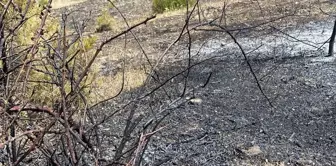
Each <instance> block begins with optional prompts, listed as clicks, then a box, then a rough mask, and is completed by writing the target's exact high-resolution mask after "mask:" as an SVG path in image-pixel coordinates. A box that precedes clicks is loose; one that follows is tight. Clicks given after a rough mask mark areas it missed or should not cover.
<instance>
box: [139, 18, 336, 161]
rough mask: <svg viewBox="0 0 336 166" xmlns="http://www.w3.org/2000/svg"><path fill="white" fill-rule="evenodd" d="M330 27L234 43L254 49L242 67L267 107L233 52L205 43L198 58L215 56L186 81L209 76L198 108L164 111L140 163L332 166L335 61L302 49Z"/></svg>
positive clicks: (335, 157) (319, 24) (321, 24)
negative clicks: (162, 118) (257, 81)
mask: <svg viewBox="0 0 336 166" xmlns="http://www.w3.org/2000/svg"><path fill="white" fill-rule="evenodd" d="M331 27H332V24H330V22H329V23H328V21H326V20H324V21H313V22H310V23H309V24H306V25H302V26H301V27H300V28H298V29H296V30H294V31H287V32H285V33H286V35H284V33H274V34H273V35H269V36H262V37H260V38H246V37H245V38H238V41H241V44H242V46H243V48H246V52H248V51H250V50H253V49H254V51H253V52H252V53H250V54H249V61H250V62H251V64H252V67H253V70H254V72H255V74H256V75H257V77H258V80H259V82H260V84H261V86H262V89H263V91H264V93H265V94H266V96H267V97H268V98H269V100H270V101H271V104H272V106H270V104H269V103H268V101H267V99H266V98H265V96H263V95H262V93H261V92H260V90H259V89H258V86H257V84H256V81H255V79H254V78H253V77H252V74H251V71H250V69H249V68H248V66H247V63H246V61H245V60H244V59H243V57H242V54H241V53H240V51H239V49H238V48H236V47H234V44H232V43H229V42H228V40H224V39H223V40H213V41H210V42H209V43H211V44H210V45H208V46H206V47H204V49H203V53H204V55H203V56H202V58H201V59H206V58H208V57H211V56H217V57H218V58H216V59H214V60H210V61H207V62H206V63H203V64H201V65H199V66H197V67H195V68H193V69H192V72H191V73H190V78H189V83H190V85H189V86H190V88H192V87H196V86H198V85H202V84H204V83H205V82H206V79H207V76H208V75H209V74H210V73H212V77H211V79H210V81H209V83H208V85H207V86H206V87H205V88H200V89H197V90H195V93H194V96H193V97H195V98H197V99H201V100H202V102H190V103H189V104H186V105H184V106H183V107H182V108H179V109H177V110H174V111H172V112H171V116H170V117H168V118H167V119H166V120H165V122H164V124H163V126H164V125H166V128H165V129H164V130H163V131H161V132H160V133H158V134H157V135H155V136H154V138H153V139H152V142H151V143H152V144H151V146H150V147H149V149H148V150H147V152H146V158H145V159H146V160H147V164H148V165H304V166H306V165H321V166H324V165H335V164H336V107H335V101H336V100H335V95H336V86H335V85H336V84H335V83H336V79H335V76H336V72H335V71H336V66H335V65H336V63H335V62H334V59H333V58H324V57H323V56H324V55H325V49H324V47H321V48H322V49H316V48H315V47H312V46H311V45H309V44H308V45H307V43H305V42H308V43H310V44H312V43H315V44H316V43H323V41H326V40H328V35H327V34H330V33H331V32H330V33H329V31H328V30H330V29H331ZM325 31H328V32H327V33H326V34H324V32H325ZM321 32H322V33H321ZM289 35H290V36H291V37H288V36H289ZM293 37H295V38H296V39H295V41H293V40H294V39H293ZM307 38H308V39H309V40H308V39H307ZM263 39H264V40H263ZM298 40H300V41H305V42H304V43H302V42H299V41H298ZM261 42H264V44H263V45H262V46H260V47H259V49H255V48H257V46H258V45H260V43H261ZM216 43H217V44H216ZM312 45H313V44H312ZM321 45H322V44H320V45H319V44H316V46H321ZM211 46H212V48H211ZM200 52H202V51H200ZM184 65H185V64H184ZM179 66H181V65H173V66H171V69H170V70H169V69H168V70H166V71H171V72H172V73H173V71H175V70H176V69H177V68H179Z"/></svg>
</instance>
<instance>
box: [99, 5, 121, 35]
mask: <svg viewBox="0 0 336 166" xmlns="http://www.w3.org/2000/svg"><path fill="white" fill-rule="evenodd" d="M115 26H116V21H115V19H114V17H113V16H112V15H111V14H110V13H109V11H108V10H103V11H102V14H101V15H100V16H99V17H98V18H97V28H96V32H98V33H99V32H103V31H111V30H114V29H115Z"/></svg>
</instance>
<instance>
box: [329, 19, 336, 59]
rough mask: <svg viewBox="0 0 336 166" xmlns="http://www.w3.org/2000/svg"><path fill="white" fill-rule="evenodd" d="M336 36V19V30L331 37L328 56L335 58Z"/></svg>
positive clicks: (335, 25) (335, 29)
mask: <svg viewBox="0 0 336 166" xmlns="http://www.w3.org/2000/svg"><path fill="white" fill-rule="evenodd" d="M335 35H336V19H335V22H334V28H333V31H332V34H331V37H330V41H329V51H328V56H333V54H334V43H335Z"/></svg>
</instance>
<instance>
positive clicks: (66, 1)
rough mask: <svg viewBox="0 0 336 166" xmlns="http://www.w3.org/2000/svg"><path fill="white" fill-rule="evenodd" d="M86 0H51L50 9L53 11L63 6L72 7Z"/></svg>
mask: <svg viewBox="0 0 336 166" xmlns="http://www.w3.org/2000/svg"><path fill="white" fill-rule="evenodd" d="M84 1H86V0H53V2H52V7H53V8H54V9H58V8H62V7H65V6H70V5H74V4H77V3H81V2H84Z"/></svg>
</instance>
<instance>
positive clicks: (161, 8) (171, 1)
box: [152, 0, 196, 13]
mask: <svg viewBox="0 0 336 166" xmlns="http://www.w3.org/2000/svg"><path fill="white" fill-rule="evenodd" d="M195 2H196V1H195V0H152V3H153V6H152V7H153V12H154V13H163V12H165V11H167V10H176V9H181V8H184V7H186V6H187V4H189V6H191V5H194V4H195Z"/></svg>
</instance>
